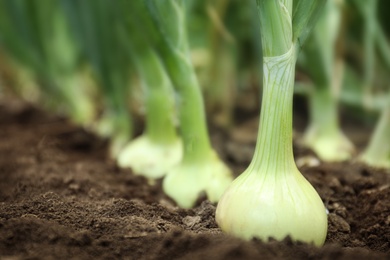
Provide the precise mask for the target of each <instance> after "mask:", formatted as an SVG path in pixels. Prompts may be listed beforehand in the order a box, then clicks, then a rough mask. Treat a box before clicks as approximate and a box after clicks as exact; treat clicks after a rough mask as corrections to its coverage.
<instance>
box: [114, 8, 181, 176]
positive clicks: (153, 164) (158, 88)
mask: <svg viewBox="0 0 390 260" xmlns="http://www.w3.org/2000/svg"><path fill="white" fill-rule="evenodd" d="M127 2H128V1H127ZM122 4H123V6H122V5H118V7H121V10H124V11H125V13H123V14H121V15H123V16H125V17H126V18H127V19H126V21H125V23H124V24H125V26H124V28H123V32H122V33H123V37H124V38H125V40H126V44H127V46H128V47H129V48H126V50H128V51H129V55H130V56H131V58H132V60H133V61H134V63H135V65H136V68H137V70H138V74H139V75H140V77H141V79H142V82H143V86H144V93H145V103H146V130H145V132H144V134H143V135H141V136H140V137H137V138H136V139H134V140H133V141H131V142H130V143H129V144H128V145H126V147H125V148H124V149H123V150H122V151H121V153H120V154H119V156H118V164H119V166H121V167H130V168H132V170H133V172H134V173H136V174H140V175H144V176H146V177H148V178H150V179H155V178H159V177H162V176H163V175H164V174H166V173H167V172H168V171H169V170H170V169H171V168H172V167H173V166H175V165H177V164H178V163H179V162H180V161H181V158H182V142H181V139H180V138H179V136H178V135H177V133H176V126H175V122H174V121H175V108H174V105H175V104H174V92H173V86H172V83H171V80H170V78H169V76H168V74H167V72H166V69H165V67H164V66H163V63H162V62H161V59H160V57H159V56H158V54H157V53H156V51H155V50H154V49H153V47H152V46H151V44H150V43H149V42H148V39H147V37H145V36H144V35H143V27H142V24H141V23H140V21H139V20H138V17H139V14H137V13H136V12H135V10H137V9H136V8H133V5H134V3H133V2H131V1H130V2H128V3H126V1H122ZM126 5H128V6H126Z"/></svg>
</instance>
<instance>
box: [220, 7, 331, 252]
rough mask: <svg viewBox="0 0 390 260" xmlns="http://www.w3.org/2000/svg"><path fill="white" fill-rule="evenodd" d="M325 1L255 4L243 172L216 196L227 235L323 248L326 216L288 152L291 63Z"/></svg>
mask: <svg viewBox="0 0 390 260" xmlns="http://www.w3.org/2000/svg"><path fill="white" fill-rule="evenodd" d="M324 3H325V1H311V0H301V1H299V0H294V1H293V0H278V1H273V0H272V1H270V0H257V5H258V11H259V17H260V29H261V36H262V51H263V75H264V76H263V97H262V105H261V114H260V123H259V133H258V138H257V143H256V150H255V154H254V157H253V159H252V162H251V164H250V165H249V167H248V168H247V169H246V170H245V171H244V172H243V173H242V174H241V175H240V176H239V177H238V178H236V179H235V180H234V182H233V183H232V184H231V185H230V186H229V188H228V189H227V191H226V192H225V193H224V195H223V196H222V197H221V199H220V201H219V203H218V206H217V211H216V221H217V223H218V225H219V226H220V228H221V229H222V230H223V231H224V232H227V233H229V234H232V235H235V236H237V237H241V238H244V239H251V238H253V237H255V238H259V239H262V240H267V239H269V238H270V237H273V238H274V239H277V240H282V239H284V238H285V237H286V236H290V237H291V238H292V239H293V240H299V241H304V242H308V243H314V244H315V245H317V246H320V245H322V244H323V243H324V241H325V237H326V233H327V215H326V209H325V207H324V204H323V202H322V200H321V198H320V197H319V195H318V193H317V192H316V191H315V189H314V188H313V187H312V186H311V184H310V183H309V182H308V181H307V180H306V179H305V178H304V177H303V175H302V174H301V173H300V171H299V170H298V168H297V166H296V164H295V162H294V157H293V149H292V99H293V88H294V77H295V64H296V59H297V54H298V51H299V49H300V46H301V45H302V44H303V42H304V41H305V39H306V38H307V36H308V34H309V32H310V30H311V28H312V26H313V25H314V24H315V21H316V19H317V18H318V15H319V12H320V11H321V10H322V7H323V5H324Z"/></svg>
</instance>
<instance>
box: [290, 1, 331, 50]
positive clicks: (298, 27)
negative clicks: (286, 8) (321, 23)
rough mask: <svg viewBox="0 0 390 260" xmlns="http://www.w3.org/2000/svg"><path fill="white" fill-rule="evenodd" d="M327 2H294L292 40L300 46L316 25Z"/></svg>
mask: <svg viewBox="0 0 390 260" xmlns="http://www.w3.org/2000/svg"><path fill="white" fill-rule="evenodd" d="M326 1H327V0H315V1H314V0H294V6H293V17H292V26H293V39H294V42H296V41H298V42H299V45H300V46H302V45H303V43H304V42H305V40H306V38H307V37H308V36H309V34H310V31H311V30H312V29H313V27H314V25H315V24H316V21H317V19H318V18H319V16H320V14H321V12H322V9H323V7H324V5H325V3H326Z"/></svg>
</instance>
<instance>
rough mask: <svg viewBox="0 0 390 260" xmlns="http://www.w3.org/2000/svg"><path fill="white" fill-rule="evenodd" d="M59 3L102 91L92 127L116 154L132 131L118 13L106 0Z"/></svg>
mask: <svg viewBox="0 0 390 260" xmlns="http://www.w3.org/2000/svg"><path fill="white" fill-rule="evenodd" d="M62 4H63V7H64V9H65V10H66V14H67V17H68V20H69V22H70V23H71V25H72V29H73V30H72V31H73V33H74V35H75V37H76V39H77V41H78V43H79V45H80V47H81V49H82V50H83V53H84V56H85V57H86V59H87V60H88V61H89V63H90V64H91V67H92V69H93V72H94V76H95V77H96V79H97V81H98V86H99V88H100V91H101V93H102V95H103V101H104V107H105V109H104V112H103V115H102V117H101V118H100V120H99V121H98V123H97V124H96V130H97V132H98V133H100V134H101V135H102V136H104V137H110V139H111V144H110V155H111V156H112V157H113V158H116V156H117V155H118V154H119V151H120V150H121V149H122V148H123V147H124V146H125V144H126V143H127V142H128V141H129V140H130V139H131V137H132V134H133V125H132V120H131V115H130V111H129V107H128V104H127V103H128V97H129V91H130V90H129V71H130V60H129V59H128V58H127V56H126V55H124V50H125V49H126V45H125V44H124V43H123V41H121V37H120V28H121V24H122V17H121V16H120V15H118V10H117V9H116V8H115V5H114V4H113V3H112V2H111V1H107V0H85V1H84V0H83V1H78V0H62Z"/></svg>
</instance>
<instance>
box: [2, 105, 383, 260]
mask: <svg viewBox="0 0 390 260" xmlns="http://www.w3.org/2000/svg"><path fill="white" fill-rule="evenodd" d="M296 121H298V122H299V120H296ZM256 129H257V122H256V118H249V119H247V120H244V121H243V122H241V123H240V125H238V126H237V127H235V128H234V129H233V130H232V131H231V132H229V133H226V132H225V133H223V132H222V131H219V130H218V129H213V130H212V140H213V143H214V145H215V146H216V147H217V149H218V151H219V152H220V153H221V155H222V157H223V159H224V160H226V161H227V162H228V163H229V165H230V166H231V167H232V168H233V169H234V171H235V173H236V175H237V174H239V173H240V172H241V171H242V170H243V169H245V167H246V166H247V164H248V162H249V161H250V159H251V157H252V153H253V149H254V144H255V139H256V131H257V130H256ZM296 129H298V130H299V129H300V128H299V127H297V128H296ZM346 129H347V130H348V131H350V132H348V134H350V136H351V138H353V140H354V142H355V143H357V144H358V145H360V146H363V145H364V144H365V143H366V142H367V138H368V136H369V133H370V132H369V129H366V128H365V127H364V126H359V125H356V124H353V123H351V124H350V125H348V126H347V127H346ZM297 132H298V133H297V134H296V136H295V137H296V139H297V140H299V131H297ZM0 140H1V141H0V258H1V259H390V174H389V171H386V170H378V169H372V168H370V167H367V166H364V165H361V164H359V163H357V162H354V161H351V162H346V163H338V164H325V163H320V164H318V161H316V159H315V157H314V156H313V154H312V153H311V152H310V151H308V150H307V149H304V148H302V147H301V146H300V145H299V143H295V144H294V149H295V155H296V159H297V160H299V162H300V170H301V172H302V173H303V174H304V175H305V177H306V178H307V179H308V180H309V181H310V182H311V183H312V184H313V186H314V187H315V188H316V190H317V191H318V192H319V194H320V196H321V198H322V199H323V201H324V203H325V204H326V207H327V208H328V210H329V215H328V217H329V227H328V230H329V231H328V237H327V239H326V243H325V245H324V246H323V247H322V248H316V247H314V246H312V245H308V244H305V243H301V242H293V241H291V239H289V238H288V237H287V238H286V239H285V240H284V241H282V242H278V241H274V240H272V239H271V240H270V241H269V242H262V241H259V240H256V239H254V240H252V241H243V240H240V239H237V238H233V237H230V236H228V235H226V234H223V233H222V232H221V230H220V229H219V228H218V226H217V225H216V223H215V220H214V212H215V205H213V204H211V203H209V202H207V201H204V200H203V201H202V200H199V204H198V205H197V207H195V208H194V209H191V210H183V209H179V208H177V207H176V206H175V204H174V203H173V202H172V201H171V200H170V199H169V198H167V197H166V196H165V195H164V194H163V192H162V190H161V182H158V183H157V184H155V185H153V186H151V185H149V184H148V182H147V181H146V180H145V179H144V178H142V177H139V176H135V175H133V174H132V172H131V171H130V170H124V169H119V168H117V167H116V166H115V163H114V162H113V161H111V160H109V159H107V156H106V151H107V145H106V142H105V141H103V140H101V139H99V138H97V137H95V136H94V135H92V134H89V133H88V132H86V131H85V130H83V129H81V128H80V127H77V126H74V125H72V124H71V123H69V122H68V121H67V120H66V119H64V118H59V117H56V116H52V115H49V114H47V113H44V112H43V111H41V110H39V109H37V108H34V107H32V106H30V105H26V104H20V103H18V102H16V103H15V102H4V101H2V102H0Z"/></svg>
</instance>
